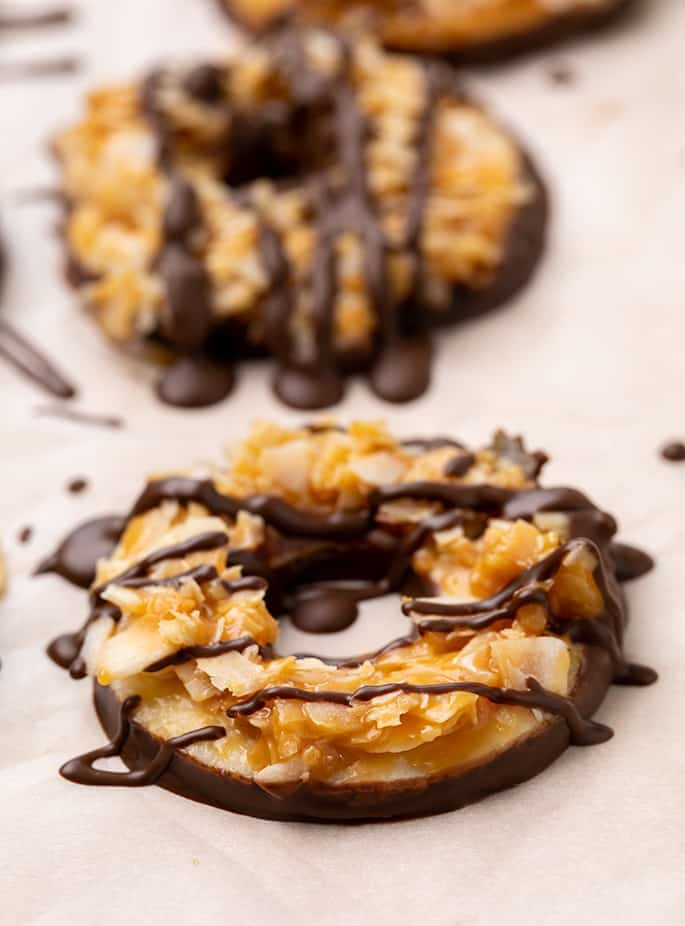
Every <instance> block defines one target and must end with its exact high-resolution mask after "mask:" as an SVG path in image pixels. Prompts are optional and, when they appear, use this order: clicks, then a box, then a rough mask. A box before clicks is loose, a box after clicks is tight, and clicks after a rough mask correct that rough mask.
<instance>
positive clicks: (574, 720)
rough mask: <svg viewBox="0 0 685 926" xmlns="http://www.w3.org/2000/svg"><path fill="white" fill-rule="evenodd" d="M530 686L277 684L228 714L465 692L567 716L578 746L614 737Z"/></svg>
mask: <svg viewBox="0 0 685 926" xmlns="http://www.w3.org/2000/svg"><path fill="white" fill-rule="evenodd" d="M526 685H527V690H526V691H519V690H518V689H515V688H499V687H496V686H492V685H483V684H482V683H480V682H445V683H443V684H439V685H411V684H409V683H407V682H391V683H390V684H387V685H364V686H362V687H361V688H358V689H357V690H356V691H353V692H350V693H346V692H342V691H305V690H304V689H302V688H293V687H290V686H288V685H275V686H273V687H270V688H263V689H262V690H261V691H258V692H257V693H256V694H255V695H253V696H252V697H251V698H248V699H246V700H245V701H239V702H238V703H237V704H234V705H233V706H232V707H229V709H228V710H227V711H226V714H227V715H228V717H230V718H236V717H248V716H249V715H250V714H254V713H255V712H256V711H258V710H261V709H262V708H263V707H265V706H266V705H267V703H268V702H269V701H271V700H274V699H276V698H281V699H283V700H296V701H304V702H308V703H318V702H330V703H332V704H341V705H343V706H345V707H352V706H353V705H354V704H357V703H365V702H367V701H372V700H373V699H374V698H379V697H382V696H383V695H387V694H395V693H396V692H403V693H406V694H427V695H443V694H453V693H454V692H458V691H465V692H468V693H470V694H475V695H478V696H479V697H482V698H486V699H487V700H488V701H492V702H493V703H494V704H511V705H515V706H518V707H527V708H537V709H539V710H543V711H547V712H548V713H550V714H556V715H558V716H560V717H563V719H564V720H565V721H566V723H567V724H568V727H569V733H570V735H571V743H572V744H573V745H574V746H593V745H595V744H597V743H605V742H606V741H607V740H609V739H611V737H612V736H613V731H612V730H611V729H610V728H609V727H606V726H604V724H600V723H596V722H594V721H592V720H589V719H587V718H586V717H583V715H582V714H581V713H580V711H579V710H578V708H577V707H576V705H575V704H574V702H573V701H572V700H571V698H566V697H562V696H561V695H558V694H554V692H551V691H547V690H545V689H544V688H543V687H542V686H541V685H540V683H539V682H538V681H537V680H536V679H534V678H527V679H526Z"/></svg>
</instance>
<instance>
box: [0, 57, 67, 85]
mask: <svg viewBox="0 0 685 926" xmlns="http://www.w3.org/2000/svg"><path fill="white" fill-rule="evenodd" d="M80 69H81V59H80V58H77V57H76V56H75V55H63V56H62V57H59V58H42V59H36V60H35V61H34V60H31V61H5V62H3V63H2V64H0V81H3V80H25V79H26V78H32V77H64V76H68V75H71V74H76V73H78V71H79V70H80Z"/></svg>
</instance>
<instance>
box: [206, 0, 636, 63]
mask: <svg viewBox="0 0 685 926" xmlns="http://www.w3.org/2000/svg"><path fill="white" fill-rule="evenodd" d="M216 2H217V4H218V6H219V8H220V10H221V11H222V12H223V13H225V14H226V15H227V16H228V18H229V20H230V21H231V22H232V23H233V24H234V25H236V26H238V27H239V28H241V29H245V30H247V31H248V32H252V33H255V32H257V33H259V32H260V31H262V29H268V28H270V27H271V25H270V23H268V22H266V21H265V22H263V23H262V24H261V25H260V24H258V23H257V22H256V21H255V20H254V19H250V17H249V16H246V15H245V14H244V12H243V10H242V8H241V4H240V3H235V2H234V0H216ZM243 2H244V0H243ZM359 5H360V6H363V4H362V3H360V4H359ZM641 5H642V0H606V2H605V3H603V4H602V6H598V7H597V8H596V9H591V8H590V7H586V8H585V9H568V10H565V11H562V10H560V11H559V12H557V13H554V14H550V19H549V21H548V22H543V23H540V24H538V25H536V26H534V27H532V28H528V29H524V30H515V31H511V32H510V33H508V34H507V33H506V32H503V34H502V35H500V36H496V37H491V38H488V39H483V40H480V41H475V42H460V43H457V42H456V41H450V40H449V38H446V37H445V35H444V34H443V35H442V36H433V37H431V36H425V37H424V36H422V35H421V33H420V31H418V30H417V31H415V32H414V33H413V34H411V35H409V34H406V35H403V36H401V37H400V36H397V35H393V34H392V31H388V32H386V33H384V31H383V29H382V27H381V28H380V29H379V32H380V36H381V40H382V41H383V44H384V45H385V47H386V48H388V49H390V50H392V51H400V52H414V53H419V54H421V53H423V54H432V55H440V56H441V57H443V58H445V59H446V60H448V61H450V62H452V63H454V64H456V65H493V64H494V65H496V64H502V63H505V62H508V61H511V60H512V59H514V58H518V57H521V56H523V55H526V54H531V53H534V52H538V51H541V50H543V49H546V48H551V47H555V46H558V45H562V44H564V43H567V42H570V41H574V40H578V39H581V38H583V37H584V36H587V37H593V36H595V35H598V34H600V33H602V32H604V31H605V30H608V29H610V28H612V27H616V26H618V25H619V24H620V22H621V21H622V20H623V19H624V18H627V17H630V16H631V15H634V14H635V12H636V10H637V8H638V7H639V6H641ZM293 6H295V7H296V6H297V0H294V3H293ZM370 6H373V4H370ZM281 15H283V14H281ZM291 15H293V16H295V17H297V12H296V11H294V12H293V13H292V14H291Z"/></svg>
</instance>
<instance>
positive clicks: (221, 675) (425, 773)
mask: <svg viewBox="0 0 685 926" xmlns="http://www.w3.org/2000/svg"><path fill="white" fill-rule="evenodd" d="M545 459H546V457H545V455H544V454H541V453H535V454H531V453H529V452H527V451H526V449H525V447H524V445H523V443H522V441H521V440H520V439H518V438H511V437H508V436H507V435H505V434H503V433H499V434H497V435H496V436H495V438H494V440H493V442H492V443H491V444H490V445H489V446H488V447H486V448H484V449H482V450H477V451H471V450H469V449H467V448H466V447H464V446H463V445H462V444H460V443H459V442H456V441H452V440H448V439H437V440H430V441H398V440H397V439H395V438H394V437H393V436H392V434H390V433H389V432H388V430H387V429H386V428H385V427H384V426H383V425H381V424H378V423H368V422H367V423H365V422H358V423H355V424H353V425H351V426H350V427H349V428H348V429H341V428H333V427H319V428H282V427H279V426H277V425H275V424H269V423H262V424H258V425H256V426H255V427H253V429H252V431H251V432H250V434H249V436H248V438H247V439H246V440H245V441H244V442H243V443H242V444H240V445H239V446H238V447H237V448H235V450H234V451H233V454H232V457H231V460H230V462H229V464H228V465H227V466H226V467H222V468H219V469H217V470H216V471H214V472H212V473H207V472H192V471H191V472H182V473H178V474H174V475H166V476H164V477H162V478H159V479H154V480H153V481H151V482H149V483H148V485H147V486H146V488H145V489H144V491H143V493H142V494H141V495H140V497H139V498H138V500H137V502H136V503H135V504H134V506H133V507H132V509H131V511H130V512H129V514H128V516H127V518H126V519H125V521H124V523H123V525H122V527H121V533H120V539H119V541H118V543H117V545H116V548H115V549H114V551H113V552H112V553H111V555H110V556H109V557H106V558H104V559H102V560H101V561H100V563H99V565H98V568H97V574H96V577H95V581H94V584H93V586H92V589H91V592H90V603H91V611H90V615H89V617H88V619H87V621H86V623H85V624H84V626H83V627H82V628H81V630H79V631H77V632H76V633H73V634H67V635H65V636H62V637H61V638H58V640H56V641H54V642H53V644H52V645H51V647H50V650H49V652H50V654H51V656H52V658H53V659H55V661H57V662H58V663H59V664H61V665H63V666H64V667H69V668H71V671H72V674H73V675H75V676H77V677H83V676H85V675H89V676H91V677H92V678H93V679H94V681H95V704H96V709H97V712H98V715H99V717H100V720H101V722H102V724H103V727H104V728H105V730H106V731H107V733H108V734H109V735H110V736H111V737H112V739H111V742H110V743H109V744H108V745H107V746H105V747H103V748H102V749H97V750H95V751H93V752H89V753H87V754H85V755H84V756H80V757H78V758H77V759H74V760H72V761H70V762H68V763H66V764H65V766H64V767H63V768H62V774H63V776H64V777H65V778H67V779H69V780H71V781H74V782H78V783H82V784H92V785H98V784H99V785H107V786H114V785H123V786H130V787H134V786H141V785H144V784H152V783H157V784H160V785H161V786H162V787H165V788H168V789H169V790H172V791H176V792H178V793H180V794H183V795H185V796H186V797H190V798H193V799H195V800H198V801H203V802H205V803H210V804H214V805H216V806H218V807H221V808H224V809H230V810H234V811H236V812H239V813H247V814H251V815H254V816H260V817H270V818H274V819H281V820H287V819H296V820H366V819H380V818H387V817H395V816H414V815H421V814H430V813H438V812H441V811H445V810H451V809H454V808H457V807H461V806H463V805H464V804H467V803H469V802H471V801H474V800H477V799H479V798H481V797H484V796H485V795H486V794H488V793H490V792H492V791H495V790H499V789H501V788H504V787H508V786H510V785H513V784H516V783H518V782H520V781H523V780H525V779H527V778H530V777H531V776H533V775H535V774H537V773H538V772H540V771H541V770H542V769H543V768H544V767H545V766H547V765H548V764H549V763H550V762H552V761H553V760H554V759H555V758H556V757H557V756H558V755H559V754H560V753H562V752H563V751H564V749H565V748H566V747H567V746H568V745H569V744H570V743H572V744H575V745H591V744H594V743H599V742H603V741H604V740H606V739H607V738H609V737H610V736H611V731H610V730H609V729H608V728H607V727H605V726H603V725H601V724H597V723H595V722H593V721H592V720H591V719H590V717H591V715H592V713H593V712H594V711H595V710H596V709H597V707H598V706H599V704H600V703H601V701H602V699H603V697H604V695H605V694H606V691H607V689H608V687H609V685H610V684H611V682H612V680H613V681H616V682H618V683H621V684H649V683H651V682H652V681H654V680H655V678H656V676H655V674H654V673H653V672H652V671H651V670H649V669H647V668H645V667H643V666H636V665H631V664H630V663H628V662H627V661H626V659H625V657H624V655H623V633H624V625H625V618H626V610H625V603H624V598H623V595H622V593H621V590H620V588H619V585H618V576H619V575H620V577H621V578H623V579H626V578H630V577H633V576H635V575H638V574H640V573H641V572H643V571H644V569H645V568H646V567H648V565H649V561H648V560H647V559H646V558H645V557H644V555H639V554H638V551H635V550H633V549H632V548H629V547H624V546H619V545H617V544H615V542H614V539H613V538H614V535H615V533H616V522H615V520H614V519H613V517H611V515H609V514H607V513H605V512H603V511H602V510H601V509H599V508H597V507H596V506H595V505H594V503H593V502H592V501H590V500H589V499H588V498H587V496H586V495H584V494H583V493H581V492H579V491H578V490H576V489H569V488H559V487H554V488H544V487H542V486H541V485H540V484H539V481H538V475H539V472H540V469H541V467H542V466H543V464H544V462H545ZM391 595H396V596H402V602H401V603H400V600H399V597H398V598H397V600H396V603H393V601H392V599H390V598H389V597H388V607H392V606H395V607H397V608H398V609H399V608H400V607H401V610H402V612H403V613H404V615H405V616H406V618H407V631H408V632H407V633H406V634H404V635H402V636H401V637H399V638H397V639H394V640H391V641H389V642H387V643H386V644H385V645H384V646H383V647H382V648H381V649H379V650H377V651H375V652H372V653H364V654H361V655H355V656H350V657H348V658H344V657H343V658H339V657H338V658H329V657H327V656H325V655H323V654H318V655H311V654H300V655H284V654H280V653H279V652H278V650H277V641H278V621H279V619H280V618H282V617H283V616H284V615H288V616H289V618H290V620H292V621H293V622H294V623H295V624H296V625H297V626H299V627H300V628H303V629H306V630H308V631H310V632H311V633H321V632H325V633H331V632H334V631H336V630H340V629H342V628H344V627H347V626H349V625H350V623H351V622H353V621H354V620H355V619H356V617H357V613H358V606H359V604H360V602H362V601H365V600H368V599H371V598H377V597H385V596H391ZM111 755H120V756H121V757H122V758H123V760H124V762H125V763H126V765H127V766H128V769H129V771H124V772H116V771H105V770H101V769H96V768H94V767H93V765H94V762H95V761H96V760H97V759H98V758H100V757H102V756H111ZM597 761H601V756H598V758H597Z"/></svg>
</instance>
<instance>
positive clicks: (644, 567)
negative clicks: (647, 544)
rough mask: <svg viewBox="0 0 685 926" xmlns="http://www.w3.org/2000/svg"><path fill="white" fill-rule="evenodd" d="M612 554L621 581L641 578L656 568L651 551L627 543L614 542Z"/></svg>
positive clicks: (617, 576)
mask: <svg viewBox="0 0 685 926" xmlns="http://www.w3.org/2000/svg"><path fill="white" fill-rule="evenodd" d="M611 556H612V559H613V561H614V566H615V568H616V578H617V579H618V581H619V582H630V581H631V580H632V579H639V578H640V577H641V576H644V575H646V574H647V573H648V572H651V571H652V569H654V560H653V559H652V557H651V556H650V555H649V553H645V551H644V550H640V549H639V548H638V547H632V546H630V544H627V543H616V542H614V543H612V544H611Z"/></svg>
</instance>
